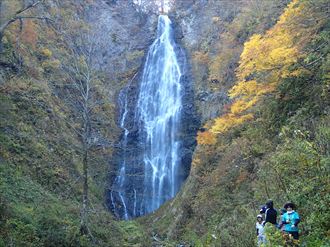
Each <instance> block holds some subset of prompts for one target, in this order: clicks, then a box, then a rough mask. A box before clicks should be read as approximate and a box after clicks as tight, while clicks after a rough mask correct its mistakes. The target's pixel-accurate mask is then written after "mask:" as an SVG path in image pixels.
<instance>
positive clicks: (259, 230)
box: [256, 214, 266, 246]
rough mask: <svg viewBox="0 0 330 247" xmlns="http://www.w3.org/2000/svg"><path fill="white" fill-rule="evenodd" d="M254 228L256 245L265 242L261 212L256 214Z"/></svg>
mask: <svg viewBox="0 0 330 247" xmlns="http://www.w3.org/2000/svg"><path fill="white" fill-rule="evenodd" d="M256 229H257V238H258V246H261V245H262V244H264V243H265V242H266V238H265V234H264V221H263V218H262V215H261V214H258V215H257V222H256Z"/></svg>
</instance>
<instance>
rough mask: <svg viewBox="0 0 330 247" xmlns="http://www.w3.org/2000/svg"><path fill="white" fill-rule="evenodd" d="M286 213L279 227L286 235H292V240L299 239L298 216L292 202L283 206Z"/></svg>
mask: <svg viewBox="0 0 330 247" xmlns="http://www.w3.org/2000/svg"><path fill="white" fill-rule="evenodd" d="M284 208H285V209H286V213H285V214H284V215H283V218H282V222H281V226H283V225H284V227H283V230H284V232H286V233H287V234H290V235H292V237H293V238H294V239H297V240H298V239H299V232H298V224H299V222H300V217H299V214H298V213H297V212H296V211H295V209H296V206H295V205H294V204H293V203H292V202H288V203H286V204H285V205H284Z"/></svg>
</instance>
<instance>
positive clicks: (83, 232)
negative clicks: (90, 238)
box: [80, 144, 88, 235]
mask: <svg viewBox="0 0 330 247" xmlns="http://www.w3.org/2000/svg"><path fill="white" fill-rule="evenodd" d="M83 183H84V185H83V201H82V210H81V220H80V233H81V235H86V234H87V233H88V227H87V221H88V147H87V145H86V144H84V157H83Z"/></svg>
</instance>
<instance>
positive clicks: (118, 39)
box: [0, 1, 154, 246]
mask: <svg viewBox="0 0 330 247" xmlns="http://www.w3.org/2000/svg"><path fill="white" fill-rule="evenodd" d="M35 2H37V1H35ZM29 4H30V3H26V4H25V5H23V4H22V3H21V1H1V25H2V24H3V23H6V21H8V20H10V19H11V18H16V17H17V16H18V15H17V14H15V13H17V12H19V10H24V8H25V7H26V6H29ZM21 15H22V16H27V17H31V18H21V19H19V18H18V19H17V20H16V21H14V22H13V23H12V24H10V25H9V26H8V27H7V28H6V29H5V31H4V36H3V39H2V40H1V41H2V51H1V57H0V119H1V121H0V122H1V124H0V162H1V166H0V212H1V214H0V246H132V245H133V244H138V245H137V246H142V244H141V243H144V242H146V241H148V240H147V239H146V237H145V236H144V234H143V232H142V231H141V230H140V229H139V227H138V226H137V225H136V224H135V223H127V224H121V223H119V222H116V221H115V220H114V218H113V217H112V215H111V214H109V212H108V211H107V210H106V208H105V205H104V202H105V199H104V191H105V189H106V187H107V186H108V181H107V178H108V176H107V174H108V172H109V169H110V170H111V169H112V167H109V160H110V158H111V157H112V153H113V150H114V149H115V148H117V144H116V142H117V139H118V138H119V135H120V130H119V128H118V127H117V124H116V106H115V104H116V96H117V94H118V91H119V90H120V88H122V87H123V85H125V83H126V82H127V81H128V80H129V79H130V78H131V76H132V75H133V74H134V73H136V71H137V70H138V68H139V67H140V65H141V63H142V59H143V56H144V50H145V49H147V47H148V45H149V41H150V40H151V39H152V36H153V35H154V33H153V28H154V24H153V22H152V21H151V20H152V18H150V19H148V18H146V16H144V14H143V13H138V12H136V11H135V8H134V5H132V4H131V3H123V4H120V5H119V4H116V3H111V2H108V3H107V2H104V1H93V2H92V1H90V2H88V3H86V2H85V1H61V2H57V1H45V2H40V3H39V4H37V5H35V6H33V7H31V8H29V9H27V10H26V11H23V12H22V14H21ZM35 17H37V18H35ZM149 31H150V35H146V33H147V34H148V32H149ZM85 182H87V183H85ZM86 184H87V185H88V188H85V187H84V186H85V185H86ZM85 193H86V195H87V196H88V198H87V199H88V208H87V211H86V209H84V206H85V205H86V204H85V202H84V204H83V203H82V199H83V196H84V195H85ZM86 215H88V217H87V216H86Z"/></svg>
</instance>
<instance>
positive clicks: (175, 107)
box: [111, 15, 183, 219]
mask: <svg viewBox="0 0 330 247" xmlns="http://www.w3.org/2000/svg"><path fill="white" fill-rule="evenodd" d="M171 25H172V24H171V21H170V19H169V18H168V16H166V15H161V16H159V19H158V29H157V38H156V40H155V41H154V42H153V44H152V45H151V46H150V48H149V51H148V55H147V58H146V62H145V65H144V69H143V74H142V77H141V81H140V88H139V92H138V95H137V100H136V106H135V107H134V109H131V111H132V114H129V111H130V109H128V105H127V95H128V87H127V88H125V89H124V90H122V92H121V94H120V95H119V98H120V102H119V103H120V108H121V119H120V127H121V128H122V129H123V132H124V133H123V137H122V152H121V156H120V157H121V160H120V166H119V169H118V172H117V176H116V178H115V180H114V183H113V185H112V190H111V205H112V206H111V207H112V211H113V212H114V213H115V214H116V215H117V216H118V217H120V218H122V219H130V218H133V217H137V216H140V215H144V214H147V213H150V212H153V211H155V210H156V209H158V208H159V207H160V206H161V205H162V204H163V203H164V202H165V201H167V200H169V199H171V198H173V197H174V196H175V195H176V193H177V192H178V190H179V188H180V186H181V184H182V182H183V176H182V174H180V171H182V169H181V170H180V165H181V162H180V150H181V146H182V143H181V141H180V137H179V135H180V130H181V129H180V126H181V121H182V113H181V112H182V108H183V107H182V93H183V87H182V85H181V77H182V71H181V68H180V64H179V62H178V57H177V54H176V47H177V45H176V44H175V41H174V35H173V30H172V27H171ZM128 115H132V117H131V118H132V119H133V120H131V121H133V125H134V128H135V129H136V130H137V131H136V134H135V136H136V137H135V148H132V144H131V143H130V141H128V139H129V136H130V135H132V136H133V135H134V133H133V131H132V133H131V132H130V131H131V129H134V128H133V127H132V126H130V127H128V125H129V124H128V117H127V116H128ZM130 128H131V129H130ZM129 146H130V147H129ZM136 150H138V151H136Z"/></svg>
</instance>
